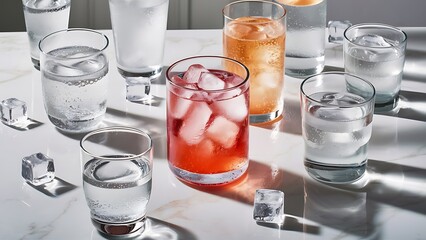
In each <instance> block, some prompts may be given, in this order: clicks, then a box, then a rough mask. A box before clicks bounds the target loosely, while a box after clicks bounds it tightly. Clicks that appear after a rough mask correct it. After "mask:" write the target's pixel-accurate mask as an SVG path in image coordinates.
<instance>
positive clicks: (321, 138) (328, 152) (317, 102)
mask: <svg viewBox="0 0 426 240" xmlns="http://www.w3.org/2000/svg"><path fill="white" fill-rule="evenodd" d="M374 97H375V90H374V87H373V85H372V84H371V83H370V82H368V81H366V80H364V79H362V78H359V77H357V76H354V75H351V74H347V73H343V72H329V73H322V74H318V75H314V76H311V77H309V78H307V79H305V80H304V81H303V82H302V85H301V87H300V98H301V114H302V135H303V139H304V142H305V168H306V170H307V172H308V173H309V175H311V176H312V177H313V178H314V179H317V180H319V181H323V182H330V183H348V182H353V181H355V180H357V179H359V178H361V177H362V176H363V175H364V173H365V167H366V165H367V145H368V142H369V140H370V137H371V130H372V120H373V111H374Z"/></svg>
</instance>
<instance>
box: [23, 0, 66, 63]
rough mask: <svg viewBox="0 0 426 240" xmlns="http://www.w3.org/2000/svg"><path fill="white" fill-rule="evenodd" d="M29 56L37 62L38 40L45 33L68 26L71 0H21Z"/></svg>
mask: <svg viewBox="0 0 426 240" xmlns="http://www.w3.org/2000/svg"><path fill="white" fill-rule="evenodd" d="M22 3H23V9H24V17H25V25H26V29H27V34H28V39H29V41H30V49H31V58H32V60H33V62H34V64H36V65H38V64H39V58H40V56H39V55H40V53H39V49H38V43H39V41H40V40H41V39H42V38H43V37H45V36H46V35H48V34H50V33H53V32H56V31H59V30H62V29H66V28H68V21H69V14H70V7H71V0H22Z"/></svg>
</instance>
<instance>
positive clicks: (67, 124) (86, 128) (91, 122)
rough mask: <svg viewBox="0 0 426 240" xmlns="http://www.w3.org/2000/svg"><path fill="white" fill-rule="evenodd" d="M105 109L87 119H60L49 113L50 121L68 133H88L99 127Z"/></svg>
mask: <svg viewBox="0 0 426 240" xmlns="http://www.w3.org/2000/svg"><path fill="white" fill-rule="evenodd" d="M104 114H105V111H103V112H102V113H101V114H99V115H98V116H94V117H93V118H91V119H86V120H68V119H59V118H56V117H54V116H52V115H48V117H49V120H50V122H51V123H52V124H53V125H55V127H57V128H58V129H59V130H60V131H62V132H66V133H86V132H90V131H92V130H95V129H97V128H98V126H99V124H100V123H101V122H102V120H103V118H104Z"/></svg>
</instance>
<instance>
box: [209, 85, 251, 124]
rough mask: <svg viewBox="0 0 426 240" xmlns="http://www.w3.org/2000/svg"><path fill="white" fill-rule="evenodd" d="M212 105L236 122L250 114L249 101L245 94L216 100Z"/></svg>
mask: <svg viewBox="0 0 426 240" xmlns="http://www.w3.org/2000/svg"><path fill="white" fill-rule="evenodd" d="M236 90H238V89H236ZM236 90H233V91H236ZM235 93H236V92H235ZM227 94H228V93H227ZM236 94H237V93H236ZM237 95H238V94H237ZM212 107H213V108H215V109H216V110H217V111H218V112H220V113H221V114H223V115H224V116H225V117H226V118H228V119H229V120H232V121H234V122H241V121H243V120H244V119H245V118H246V117H247V115H248V110H247V101H246V98H245V96H244V95H240V96H238V97H234V98H230V99H227V100H223V101H215V102H213V104H212Z"/></svg>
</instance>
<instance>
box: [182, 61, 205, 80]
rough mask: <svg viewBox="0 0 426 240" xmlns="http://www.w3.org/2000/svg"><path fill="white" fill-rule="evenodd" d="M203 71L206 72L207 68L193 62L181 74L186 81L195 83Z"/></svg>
mask: <svg viewBox="0 0 426 240" xmlns="http://www.w3.org/2000/svg"><path fill="white" fill-rule="evenodd" d="M203 72H208V70H207V69H206V68H204V67H203V66H202V65H200V64H193V65H191V66H190V67H189V68H188V70H187V71H186V72H185V74H184V75H183V80H184V81H185V82H187V83H197V82H198V80H199V79H200V77H201V73H203Z"/></svg>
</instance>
